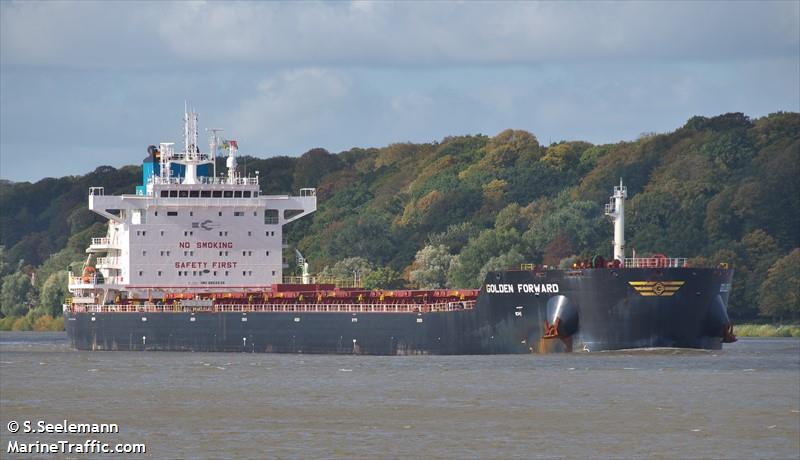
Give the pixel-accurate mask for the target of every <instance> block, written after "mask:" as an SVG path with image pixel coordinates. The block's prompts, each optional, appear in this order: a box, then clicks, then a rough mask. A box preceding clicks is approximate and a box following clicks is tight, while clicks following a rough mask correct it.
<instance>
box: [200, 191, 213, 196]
mask: <svg viewBox="0 0 800 460" xmlns="http://www.w3.org/2000/svg"><path fill="white" fill-rule="evenodd" d="M200 198H211V190H200Z"/></svg>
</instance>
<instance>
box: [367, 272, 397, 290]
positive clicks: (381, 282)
mask: <svg viewBox="0 0 800 460" xmlns="http://www.w3.org/2000/svg"><path fill="white" fill-rule="evenodd" d="M363 280H364V288H366V289H400V288H402V287H403V284H404V283H403V276H402V274H401V273H400V272H398V271H397V270H395V269H393V268H391V267H380V268H378V269H375V270H372V271H370V272H368V273H367V274H366V276H364V278H363Z"/></svg>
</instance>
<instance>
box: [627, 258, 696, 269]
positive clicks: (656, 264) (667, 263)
mask: <svg viewBox="0 0 800 460" xmlns="http://www.w3.org/2000/svg"><path fill="white" fill-rule="evenodd" d="M623 266H624V267H625V268H684V267H686V257H636V258H632V257H631V258H626V259H625V260H624V264H623Z"/></svg>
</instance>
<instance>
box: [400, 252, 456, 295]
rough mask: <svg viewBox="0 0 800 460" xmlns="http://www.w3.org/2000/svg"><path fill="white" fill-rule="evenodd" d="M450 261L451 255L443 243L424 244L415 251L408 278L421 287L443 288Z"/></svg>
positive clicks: (451, 259) (451, 260)
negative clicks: (434, 244) (435, 244)
mask: <svg viewBox="0 0 800 460" xmlns="http://www.w3.org/2000/svg"><path fill="white" fill-rule="evenodd" d="M452 262H453V255H451V254H450V251H448V250H447V247H446V246H444V245H443V244H440V245H438V246H430V245H429V246H425V247H424V248H422V249H420V250H419V252H417V256H416V258H415V259H414V264H413V265H412V267H414V268H413V269H412V270H411V273H410V274H409V280H410V281H411V282H412V283H414V284H415V285H416V286H417V287H419V288H421V289H437V288H443V287H445V286H446V284H447V272H448V270H450V265H451V264H452Z"/></svg>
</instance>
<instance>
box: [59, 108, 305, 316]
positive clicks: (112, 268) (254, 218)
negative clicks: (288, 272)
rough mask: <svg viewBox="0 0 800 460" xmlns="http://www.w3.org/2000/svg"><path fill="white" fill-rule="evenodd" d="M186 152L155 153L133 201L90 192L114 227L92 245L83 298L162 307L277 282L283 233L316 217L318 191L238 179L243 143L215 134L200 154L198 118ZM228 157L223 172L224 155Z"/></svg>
mask: <svg viewBox="0 0 800 460" xmlns="http://www.w3.org/2000/svg"><path fill="white" fill-rule="evenodd" d="M184 122H185V126H184V149H183V152H176V151H175V149H174V145H173V144H171V143H160V144H159V145H158V146H155V145H151V146H150V147H148V149H147V153H148V155H147V157H146V158H145V159H144V162H143V168H142V175H143V177H142V184H141V185H140V186H137V188H136V193H135V194H122V195H107V194H106V193H105V189H104V188H103V187H92V188H90V189H89V197H88V198H89V209H90V210H92V211H93V212H96V213H97V214H99V215H101V216H103V217H105V218H106V219H108V231H107V234H106V235H105V236H104V237H100V238H94V239H92V242H91V245H90V246H89V247H88V248H87V249H86V252H87V253H88V254H89V256H90V257H89V258H88V259H87V263H86V264H85V266H84V269H83V272H82V273H77V274H71V278H70V286H69V287H70V291H71V292H72V293H73V295H74V296H75V298H85V299H88V298H97V297H100V298H101V300H102V301H104V302H105V301H109V299H110V300H111V301H113V300H114V299H115V298H117V297H121V298H153V299H157V298H163V297H164V296H166V295H167V294H168V293H170V292H176V291H180V292H184V291H185V292H190V291H204V292H212V291H228V292H235V291H237V290H241V291H243V290H252V289H254V288H256V289H257V288H264V287H265V286H270V285H271V284H274V283H279V282H281V281H282V278H283V269H284V268H285V267H286V264H285V262H284V260H283V249H284V248H285V247H286V241H285V239H284V236H283V226H284V225H286V224H288V223H290V222H293V221H295V220H297V219H300V218H302V217H304V216H307V215H308V214H310V213H312V212H314V211H316V209H317V197H316V190H315V189H313V188H303V189H300V190H299V193H298V194H285V195H264V194H262V193H261V189H260V177H259V173H258V171H255V175H254V176H244V175H242V174H241V173H240V171H239V169H238V165H237V161H236V155H237V152H238V143H237V141H235V140H223V139H220V137H219V136H218V133H219V131H220V130H211V131H212V135H211V139H210V142H209V152H208V153H201V152H200V151H199V148H198V147H197V114H196V113H194V112H189V111H188V110H187V112H186V113H185V116H184ZM219 152H224V153H225V154H226V166H227V167H226V168H225V171H222V172H220V173H219V174H218V173H217V171H216V166H215V164H216V156H217V153H219Z"/></svg>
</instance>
